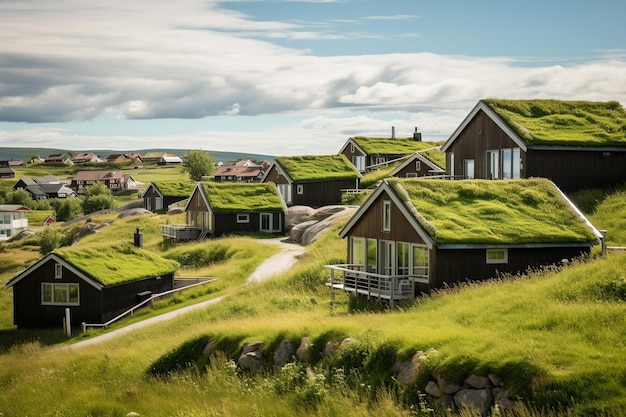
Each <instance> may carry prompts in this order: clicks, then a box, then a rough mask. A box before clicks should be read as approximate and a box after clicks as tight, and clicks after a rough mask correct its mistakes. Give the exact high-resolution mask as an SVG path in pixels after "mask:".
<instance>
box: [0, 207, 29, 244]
mask: <svg viewBox="0 0 626 417" xmlns="http://www.w3.org/2000/svg"><path fill="white" fill-rule="evenodd" d="M30 211H31V210H30V209H29V208H28V207H25V206H22V205H20V204H0V241H2V240H8V239H10V238H11V237H12V236H15V235H16V234H17V233H18V232H20V231H22V230H24V229H27V228H28V213H29V212H30Z"/></svg>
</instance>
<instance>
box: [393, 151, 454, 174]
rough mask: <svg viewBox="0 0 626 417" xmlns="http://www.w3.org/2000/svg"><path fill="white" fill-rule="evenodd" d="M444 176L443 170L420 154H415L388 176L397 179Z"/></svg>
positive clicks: (444, 171)
mask: <svg viewBox="0 0 626 417" xmlns="http://www.w3.org/2000/svg"><path fill="white" fill-rule="evenodd" d="M445 174H446V170H445V169H443V168H442V167H440V166H439V165H437V164H436V163H434V162H433V161H432V160H430V159H429V158H427V157H426V156H425V155H423V154H422V153H420V152H415V153H414V154H413V155H411V156H409V157H408V158H406V159H405V160H404V161H403V162H402V163H401V164H400V165H398V166H397V167H396V168H395V169H394V170H393V171H391V173H390V174H389V176H390V177H398V178H419V177H429V176H435V175H445Z"/></svg>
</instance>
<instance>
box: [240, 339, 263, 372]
mask: <svg viewBox="0 0 626 417" xmlns="http://www.w3.org/2000/svg"><path fill="white" fill-rule="evenodd" d="M237 364H238V365H239V367H240V368H242V369H248V370H251V371H258V370H261V369H264V368H265V367H266V366H267V361H266V360H265V358H264V357H263V342H254V343H246V344H245V345H244V346H243V351H242V352H241V355H239V359H238V360H237Z"/></svg>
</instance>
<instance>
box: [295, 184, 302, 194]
mask: <svg viewBox="0 0 626 417" xmlns="http://www.w3.org/2000/svg"><path fill="white" fill-rule="evenodd" d="M296 193H297V194H298V195H302V194H304V184H297V185H296Z"/></svg>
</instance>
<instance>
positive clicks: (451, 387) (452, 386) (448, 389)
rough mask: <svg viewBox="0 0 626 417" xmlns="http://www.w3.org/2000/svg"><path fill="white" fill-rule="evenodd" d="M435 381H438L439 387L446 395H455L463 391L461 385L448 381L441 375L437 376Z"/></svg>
mask: <svg viewBox="0 0 626 417" xmlns="http://www.w3.org/2000/svg"><path fill="white" fill-rule="evenodd" d="M435 379H436V380H437V385H438V386H439V389H440V390H441V392H442V393H444V394H455V393H457V392H458V391H459V390H460V389H461V386H460V385H459V384H457V383H454V382H450V381H447V380H446V379H445V378H444V377H443V376H441V375H439V374H437V375H435Z"/></svg>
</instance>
